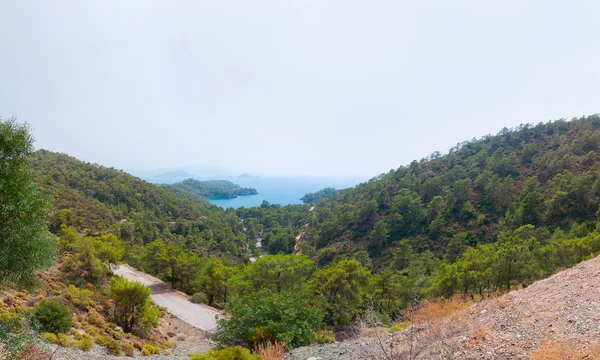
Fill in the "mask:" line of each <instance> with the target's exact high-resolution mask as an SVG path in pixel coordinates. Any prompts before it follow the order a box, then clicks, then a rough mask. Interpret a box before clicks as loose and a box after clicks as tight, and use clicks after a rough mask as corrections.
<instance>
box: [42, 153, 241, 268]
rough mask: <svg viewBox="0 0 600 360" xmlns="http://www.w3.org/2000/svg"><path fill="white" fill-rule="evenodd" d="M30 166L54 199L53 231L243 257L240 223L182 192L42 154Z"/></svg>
mask: <svg viewBox="0 0 600 360" xmlns="http://www.w3.org/2000/svg"><path fill="white" fill-rule="evenodd" d="M31 165H32V167H33V169H34V172H33V175H34V179H35V182H36V183H37V184H38V185H39V186H40V188H41V189H42V190H43V191H44V192H45V193H46V194H48V195H49V196H50V197H51V198H52V199H53V207H54V210H55V211H54V214H53V215H52V216H51V218H50V230H51V231H52V232H54V233H57V232H59V231H60V229H61V225H66V226H67V227H68V226H72V227H75V228H78V229H89V230H90V231H89V233H93V232H100V233H105V232H110V233H112V234H114V235H115V236H117V237H118V238H120V239H121V240H122V241H123V242H124V243H125V244H126V245H129V244H147V243H150V242H152V241H155V240H161V241H166V242H175V241H179V240H182V241H181V243H182V244H185V248H186V250H190V251H193V252H195V253H197V254H200V253H204V254H206V253H208V252H211V253H215V254H227V256H229V257H230V258H231V259H238V261H239V258H240V257H242V256H244V255H245V250H246V247H245V246H246V241H245V239H244V234H243V233H242V231H241V226H239V223H235V224H232V223H231V222H230V219H229V218H228V217H227V216H226V214H225V211H224V210H223V209H221V208H219V207H217V206H214V205H210V204H208V203H207V202H205V201H202V200H201V199H199V198H198V197H197V196H196V195H194V194H191V193H189V192H187V191H185V190H181V189H167V188H164V187H162V186H158V185H153V184H150V183H147V182H145V181H143V180H141V179H138V178H136V177H134V176H132V175H129V174H127V173H125V172H123V171H120V170H116V169H112V168H105V167H102V166H99V165H96V164H89V163H85V162H82V161H79V160H77V159H74V158H72V157H69V156H67V155H64V154H58V153H53V152H50V151H46V150H39V151H37V152H36V153H35V154H34V156H33V158H32V160H31ZM45 216H46V213H44V217H45ZM104 240H106V239H104ZM107 255H108V254H107ZM99 260H100V261H101V262H108V261H110V260H109V258H106V257H105V258H104V259H99ZM126 260H128V261H129V260H130V259H129V258H127V259H126Z"/></svg>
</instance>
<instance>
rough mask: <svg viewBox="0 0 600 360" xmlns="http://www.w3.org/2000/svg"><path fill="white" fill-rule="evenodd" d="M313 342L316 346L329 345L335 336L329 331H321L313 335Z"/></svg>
mask: <svg viewBox="0 0 600 360" xmlns="http://www.w3.org/2000/svg"><path fill="white" fill-rule="evenodd" d="M314 340H315V342H316V343H318V344H329V343H334V342H335V335H334V334H333V331H331V330H321V331H317V332H315V334H314Z"/></svg>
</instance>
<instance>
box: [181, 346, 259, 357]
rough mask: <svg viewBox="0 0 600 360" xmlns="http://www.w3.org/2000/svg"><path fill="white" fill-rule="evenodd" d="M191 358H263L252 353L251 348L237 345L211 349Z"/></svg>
mask: <svg viewBox="0 0 600 360" xmlns="http://www.w3.org/2000/svg"><path fill="white" fill-rule="evenodd" d="M190 360H262V358H261V357H260V356H257V355H252V354H250V350H248V349H245V348H242V347H239V346H235V347H229V348H224V349H220V350H211V351H209V352H208V353H206V354H202V355H200V354H197V355H194V356H192V357H191V358H190Z"/></svg>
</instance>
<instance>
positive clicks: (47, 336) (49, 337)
mask: <svg viewBox="0 0 600 360" xmlns="http://www.w3.org/2000/svg"><path fill="white" fill-rule="evenodd" d="M42 339H44V340H46V341H47V342H49V343H50V344H58V336H56V334H54V333H48V332H45V333H42Z"/></svg>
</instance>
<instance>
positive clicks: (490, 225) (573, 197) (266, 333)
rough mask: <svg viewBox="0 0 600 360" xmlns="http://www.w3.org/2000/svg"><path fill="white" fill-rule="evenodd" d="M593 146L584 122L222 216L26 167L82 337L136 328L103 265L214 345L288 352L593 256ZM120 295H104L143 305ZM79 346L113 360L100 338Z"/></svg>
mask: <svg viewBox="0 0 600 360" xmlns="http://www.w3.org/2000/svg"><path fill="white" fill-rule="evenodd" d="M599 141H600V118H599V117H598V116H592V117H587V118H582V119H576V120H573V121H570V122H567V121H556V122H550V123H547V124H538V125H535V126H532V125H524V126H521V127H519V128H517V129H512V130H509V129H504V130H502V131H501V132H500V133H499V134H498V135H496V136H486V137H484V138H482V139H480V140H473V141H469V142H464V143H460V144H458V145H457V146H456V147H454V148H453V149H451V150H450V152H449V154H448V155H445V156H441V154H439V153H434V154H432V155H431V156H429V157H428V158H426V159H423V160H421V161H414V162H413V163H411V164H410V165H409V166H403V167H400V168H399V169H397V170H392V171H390V172H389V173H387V174H382V175H380V176H378V177H376V178H374V179H372V180H370V181H369V182H366V183H363V184H360V185H358V186H357V187H355V188H353V189H347V190H342V191H339V192H337V191H336V193H335V194H330V196H329V197H323V198H321V199H320V200H316V199H315V200H316V201H315V202H313V203H311V204H310V205H290V206H279V205H271V204H269V203H267V202H264V203H263V204H262V205H261V206H258V207H253V208H248V209H247V208H239V209H228V210H226V211H225V210H222V209H219V208H217V207H214V206H211V205H209V204H208V203H206V202H204V201H202V200H201V199H199V198H198V196H196V195H193V194H190V193H189V192H188V191H186V190H182V189H179V188H166V187H160V186H155V185H152V184H149V183H146V182H144V181H142V180H139V179H137V178H135V177H132V176H130V175H128V174H126V173H124V172H122V171H117V170H114V169H107V168H103V167H100V166H97V165H91V164H86V163H83V162H80V161H77V160H75V159H73V158H70V157H68V156H66V155H60V154H55V153H50V152H47V151H39V152H37V153H36V155H35V159H34V161H33V163H32V164H33V166H34V167H35V179H36V181H37V182H38V184H39V185H40V186H41V187H42V188H43V189H44V191H45V192H46V193H47V194H48V195H50V196H51V198H52V199H53V202H54V210H55V211H54V213H53V214H52V215H51V216H50V230H51V231H52V232H53V233H54V234H55V235H56V243H57V244H58V247H59V248H60V250H61V251H63V252H64V254H63V257H62V258H61V262H62V263H61V267H60V271H61V272H62V274H63V276H64V283H63V286H62V289H63V291H64V292H65V294H68V296H67V297H68V300H69V301H70V302H71V303H72V307H73V308H74V309H76V311H78V312H79V314H78V317H79V316H81V318H82V319H85V322H86V323H87V324H92V323H96V324H100V325H97V326H99V327H101V328H102V329H104V328H105V327H108V326H107V324H108V323H109V321H115V322H116V323H119V324H121V325H122V327H123V329H124V330H126V331H130V330H134V329H135V328H136V325H135V324H141V323H144V320H143V319H145V315H143V314H144V311H146V310H148V309H147V308H145V307H144V305H140V304H141V303H140V302H136V304H138V305H137V307H136V309H146V310H144V311H141V310H140V311H141V312H138V313H136V315H134V316H133V319H134V321H133V322H131V321H132V320H131V319H132V318H131V317H127V318H126V319H125V318H119V317H121V316H124V314H125V313H129V315H128V316H131V314H132V313H131V312H128V311H127V310H126V311H122V310H121V308H119V309H117V308H110V307H105V306H101V304H103V301H105V299H106V298H105V296H107V294H101V293H100V292H99V291H98V289H99V287H100V286H101V285H102V284H107V283H108V282H109V280H108V279H109V277H110V268H111V264H114V263H119V262H122V261H126V262H128V263H129V264H131V265H133V266H135V267H137V268H140V269H143V270H145V271H147V272H149V273H151V274H153V275H156V276H159V277H161V278H162V279H164V280H166V281H169V282H170V283H171V284H173V285H174V286H175V287H177V288H179V289H181V290H183V291H185V292H187V293H188V294H190V295H191V294H196V295H195V296H194V298H195V300H196V301H204V302H206V303H208V304H210V305H212V306H216V307H223V308H225V309H226V310H228V311H229V312H230V313H231V315H232V316H231V318H229V319H223V320H221V321H220V322H219V331H218V335H217V339H218V340H219V341H220V343H222V344H225V345H233V344H240V343H243V344H245V345H247V346H254V345H259V344H263V345H265V346H266V344H267V343H274V342H275V341H277V342H278V343H281V344H284V345H285V346H287V347H295V346H299V345H303V344H307V343H310V342H312V341H314V340H315V339H319V338H320V335H322V334H325V333H324V332H323V330H325V331H327V330H332V329H338V328H340V327H343V326H346V325H348V324H351V323H353V322H355V321H356V320H357V319H361V318H363V317H364V316H365V315H366V313H367V311H372V314H369V315H370V316H372V317H373V318H374V319H375V320H376V321H377V322H383V323H386V324H391V323H392V320H395V319H397V318H399V317H403V316H404V314H405V313H406V311H405V310H406V309H407V308H409V307H410V306H411V305H412V304H413V303H414V302H415V300H419V299H427V298H436V297H448V298H450V297H452V296H453V295H455V294H457V293H467V294H483V293H484V292H486V291H507V290H510V289H512V288H518V287H521V286H526V285H528V284H530V283H531V282H533V281H535V280H537V279H540V278H542V277H545V276H548V275H550V274H552V273H554V272H555V271H557V270H558V269H561V268H564V267H569V266H572V265H574V264H576V263H577V262H579V261H581V260H584V259H587V258H589V257H592V256H595V255H597V254H598V253H600V227H599V226H598V224H599V223H598V215H599V214H600V211H599V210H600V162H598V156H600V153H599V151H600V143H599ZM329 192H330V191H329ZM257 239H262V249H256V248H255V244H256V241H257ZM261 251H264V252H267V253H269V254H270V255H264V256H262V257H260V258H259V259H258V261H256V262H254V263H247V261H246V259H247V256H248V255H249V253H252V252H253V253H254V254H260V253H261ZM119 282H120V280H112V285H111V288H114V289H115V293H114V294H117V293H118V292H119V291H121V290H120V289H123V294H128V293H127V292H126V291H125V290H124V289H128V291H129V290H131V291H133V293H135V294H137V295H139V298H140V299H141V298H143V297H144V296H142V295H143V291H142V290H141V289H138V290H139V291H137V290H136V289H132V288H130V287H129V286H128V285H126V284H125V283H124V282H123V284H120V283H119ZM69 285H71V286H73V288H70V287H69ZM117 289H119V290H118V291H117ZM86 291H87V292H86ZM90 292H91V293H90ZM123 294H121V295H117V297H118V296H121V297H124V298H126V299H127V300H129V299H130V297H129V296H128V295H123ZM137 295H136V296H137ZM131 298H133V297H131ZM103 299H104V300H103ZM310 299H312V300H310ZM313 301H314V302H313ZM142 303H143V301H142ZM317 304H319V305H318V306H317ZM115 305H116V306H123V309H125V308H127V309H129V308H130V307H129V305H128V304H127V303H126V302H123V303H122V304H121V305H119V301H115ZM96 309H106V311H100V312H102V313H100V312H99V311H96ZM135 311H137V310H135ZM135 311H133V313H135ZM140 321H141V322H140ZM147 324H152V322H151V321H150V322H148V323H147ZM82 325H83V324H82ZM83 327H85V325H83ZM89 335H93V336H94V338H95V339H96V342H98V341H100V342H102V343H105V344H106V346H108V347H114V348H115V350H114V351H115V352H117V351H118V352H120V351H122V350H121V348H120V347H119V348H117V346H116V345H115V346H113V345H112V344H113V343H114V342H115V341H116V340H115V337H114V336H113V335H114V334H112V333H111V332H110V331H104V330H102V331H101V332H100V333H98V334H93V331H89ZM321 337H322V336H321ZM111 339H112V340H111ZM57 340H58V339H57ZM151 346H154V345H152V344H151ZM148 351H150V350H148ZM227 351H234V350H227ZM215 354H216V353H215ZM215 356H216V355H215Z"/></svg>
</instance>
